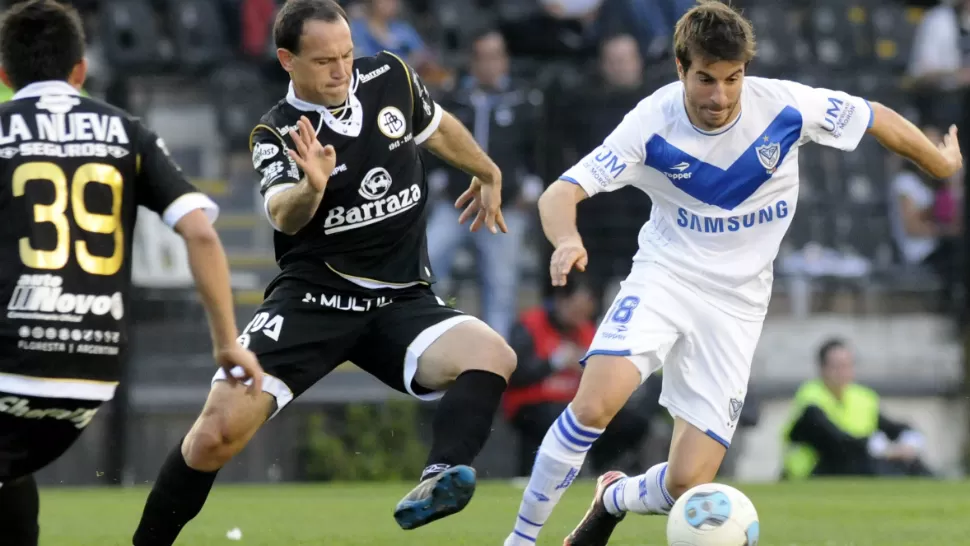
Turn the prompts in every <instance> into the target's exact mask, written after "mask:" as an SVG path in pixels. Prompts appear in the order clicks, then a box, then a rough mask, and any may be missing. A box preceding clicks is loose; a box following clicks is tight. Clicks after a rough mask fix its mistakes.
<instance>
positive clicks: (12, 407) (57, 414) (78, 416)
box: [0, 396, 98, 429]
mask: <svg viewBox="0 0 970 546" xmlns="http://www.w3.org/2000/svg"><path fill="white" fill-rule="evenodd" d="M0 413H4V414H7V415H12V416H14V417H21V418H23V419H56V420H58V421H69V422H71V423H73V424H74V426H75V427H76V428H79V429H82V428H84V427H86V426H88V424H89V423H90V422H91V419H94V414H96V413H98V408H93V409H92V408H77V409H73V410H70V409H61V408H44V409H31V407H30V400H27V399H26V398H19V397H16V396H4V397H3V398H0Z"/></svg>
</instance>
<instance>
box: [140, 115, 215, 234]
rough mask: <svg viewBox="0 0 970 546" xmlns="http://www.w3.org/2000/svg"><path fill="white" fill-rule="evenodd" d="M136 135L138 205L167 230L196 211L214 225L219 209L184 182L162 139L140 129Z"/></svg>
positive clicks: (145, 128)
mask: <svg viewBox="0 0 970 546" xmlns="http://www.w3.org/2000/svg"><path fill="white" fill-rule="evenodd" d="M138 135H139V139H140V142H139V146H138V153H139V156H138V174H137V176H138V204H139V205H141V206H144V207H146V208H148V209H150V210H152V211H154V212H156V213H158V215H159V216H161V217H162V221H163V222H165V224H166V225H168V226H169V227H175V224H177V223H178V221H179V220H181V219H182V217H184V216H185V215H186V214H188V213H190V212H192V211H193V210H196V209H199V210H202V211H203V212H205V214H206V216H208V217H209V220H210V221H212V222H215V220H216V218H217V217H218V216H219V206H218V205H216V204H215V202H213V201H212V199H210V198H209V197H208V196H207V195H205V194H204V193H202V192H200V191H199V190H198V189H196V187H195V186H193V185H192V183H191V182H189V181H188V180H187V179H186V178H185V175H184V174H183V173H182V169H181V168H180V167H179V166H178V165H177V164H176V163H175V161H174V160H173V159H172V157H171V155H170V154H169V151H168V148H166V147H165V142H164V141H163V140H162V138H161V137H159V136H158V135H157V134H155V132H154V131H152V130H150V129H148V128H147V127H144V126H141V127H139V131H138Z"/></svg>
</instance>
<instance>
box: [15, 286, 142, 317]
mask: <svg viewBox="0 0 970 546" xmlns="http://www.w3.org/2000/svg"><path fill="white" fill-rule="evenodd" d="M63 284H64V279H63V278H62V277H60V276H58V275H21V276H20V279H19V280H18V281H17V286H15V287H14V289H13V295H12V296H11V297H10V302H9V303H8V304H7V318H11V319H32V320H51V321H60V322H81V321H82V320H83V319H84V317H85V316H86V315H89V314H90V315H95V316H104V315H107V314H109V313H110V314H111V317H112V318H114V319H115V320H121V319H122V318H123V317H124V316H125V305H124V299H123V298H122V296H121V292H115V293H114V294H111V295H110V296H104V295H94V294H71V293H68V292H64V289H63V286H62V285H63Z"/></svg>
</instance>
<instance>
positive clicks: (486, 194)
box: [424, 106, 508, 233]
mask: <svg viewBox="0 0 970 546" xmlns="http://www.w3.org/2000/svg"><path fill="white" fill-rule="evenodd" d="M439 108H440V106H439ZM424 147H425V148H427V149H429V150H431V152H432V153H433V154H435V155H436V156H438V157H440V158H441V159H443V160H445V161H447V162H448V163H450V164H451V165H453V166H455V167H457V168H459V169H461V170H463V171H465V172H466V173H468V174H470V175H472V177H473V178H472V182H471V185H470V186H469V187H468V189H467V190H466V191H465V193H463V194H461V195H460V196H459V197H458V200H457V201H455V207H456V208H462V207H465V210H464V211H463V212H462V214H461V216H460V217H459V218H458V223H459V224H464V223H465V222H467V221H468V220H469V219H471V218H474V220H473V221H472V224H471V226H470V229H471V231H478V229H479V228H481V227H482V225H485V226H486V227H487V228H488V229H489V231H491V232H492V233H497V232H498V230H499V229H500V230H502V232H503V233H508V228H507V227H506V226H505V219H504V218H503V217H502V210H501V206H502V172H501V171H500V170H499V168H498V166H497V165H495V163H494V162H493V161H492V160H491V158H489V157H488V154H486V153H485V151H484V150H482V148H481V147H480V146H479V145H478V143H477V142H475V137H473V136H472V134H471V133H469V132H468V129H466V128H465V126H464V125H462V124H461V122H460V121H458V120H457V119H456V118H455V117H454V116H452V115H451V114H449V113H448V112H442V116H441V123H440V125H438V129H437V130H436V131H435V132H434V133H433V134H432V135H431V136H430V137H428V140H426V141H425V142H424ZM466 205H467V206H466Z"/></svg>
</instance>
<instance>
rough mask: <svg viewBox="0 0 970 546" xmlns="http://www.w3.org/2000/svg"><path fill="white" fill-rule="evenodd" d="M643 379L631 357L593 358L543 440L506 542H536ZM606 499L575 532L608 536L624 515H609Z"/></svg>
mask: <svg viewBox="0 0 970 546" xmlns="http://www.w3.org/2000/svg"><path fill="white" fill-rule="evenodd" d="M637 358H639V357H637ZM642 377H643V372H642V371H641V369H640V367H639V366H638V365H636V364H634V362H633V361H631V359H630V358H627V357H621V356H612V355H594V356H591V357H590V358H589V360H588V361H587V363H586V370H585V371H584V372H583V377H582V379H581V381H580V385H579V390H578V391H577V392H576V396H575V398H573V401H572V403H571V404H570V405H569V406H567V407H566V411H564V412H563V413H562V415H560V416H559V419H557V420H556V422H555V423H554V424H553V425H552V427H550V428H549V431H548V432H547V433H546V436H545V438H544V439H543V440H542V445H541V446H540V448H539V452H538V453H537V454H536V460H535V464H534V466H533V468H532V476H530V478H529V485H528V486H527V487H526V491H525V494H524V495H523V497H522V503H521V504H520V506H519V513H518V516H517V519H516V522H515V527H514V529H513V531H512V534H511V535H509V537H508V539H506V541H505V544H506V546H518V545H522V546H527V545H530V544H534V543H535V541H536V539H537V538H538V536H539V531H541V530H542V526H543V525H545V523H546V520H548V519H549V516H551V515H552V511H553V509H554V508H555V506H556V504H557V503H558V502H559V499H560V498H562V495H563V493H565V491H566V489H567V488H569V486H570V485H571V484H572V482H573V480H574V479H575V478H576V476H577V475H579V471H580V469H581V468H582V465H583V461H584V460H585V459H586V453H587V452H588V451H589V449H590V448H591V447H592V446H593V442H595V441H596V439H597V438H599V436H600V434H602V433H603V430H604V429H605V428H606V425H608V424H609V423H610V420H611V419H612V418H613V416H614V415H616V414H617V412H619V411H620V409H621V408H622V407H623V406H624V405H625V404H626V402H627V400H629V398H630V395H632V394H633V392H634V391H635V390H636V389H637V387H639V386H640V383H641V380H642ZM600 497H601V495H598V496H596V497H595V499H596V500H594V502H593V505H592V506H591V507H590V510H589V512H587V514H586V517H584V518H583V521H582V522H581V523H580V525H579V527H577V530H576V531H575V532H574V534H576V533H577V532H580V531H582V532H583V533H586V534H589V533H591V532H594V533H595V534H596V535H603V536H606V537H607V538H608V537H609V534H610V533H612V528H613V527H614V526H616V524H617V523H618V522H619V519H618V518H616V517H614V516H612V515H609V514H607V513H606V511H605V510H604V509H603V508H602V501H600V500H599V499H600ZM607 528H608V529H607ZM571 536H572V535H571ZM568 540H569V539H567V544H569V542H568ZM604 544H605V542H604Z"/></svg>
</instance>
